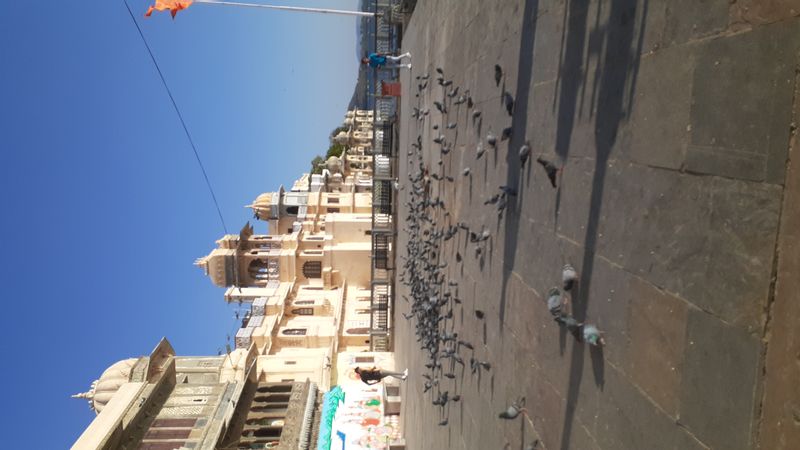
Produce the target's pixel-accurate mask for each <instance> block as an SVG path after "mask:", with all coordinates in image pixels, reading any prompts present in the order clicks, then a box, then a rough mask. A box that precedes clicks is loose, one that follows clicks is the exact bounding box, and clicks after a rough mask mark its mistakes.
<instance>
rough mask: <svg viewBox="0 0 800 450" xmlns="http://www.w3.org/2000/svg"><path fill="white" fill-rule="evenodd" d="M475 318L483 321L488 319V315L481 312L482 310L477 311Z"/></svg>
mask: <svg viewBox="0 0 800 450" xmlns="http://www.w3.org/2000/svg"><path fill="white" fill-rule="evenodd" d="M475 317H477V318H478V319H483V318H484V317H486V314H484V312H483V311H481V310H480V309H476V310H475Z"/></svg>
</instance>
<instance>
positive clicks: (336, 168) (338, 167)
mask: <svg viewBox="0 0 800 450" xmlns="http://www.w3.org/2000/svg"><path fill="white" fill-rule="evenodd" d="M325 168H327V169H328V170H329V171H330V172H331V173H339V172H341V171H342V160H341V159H339V157H337V156H331V157H330V158H328V160H327V161H325Z"/></svg>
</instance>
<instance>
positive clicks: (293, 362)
mask: <svg viewBox="0 0 800 450" xmlns="http://www.w3.org/2000/svg"><path fill="white" fill-rule="evenodd" d="M283 363H284V364H286V365H287V366H293V365H295V364H297V361H284V362H283Z"/></svg>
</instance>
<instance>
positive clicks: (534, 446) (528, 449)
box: [525, 439, 539, 450]
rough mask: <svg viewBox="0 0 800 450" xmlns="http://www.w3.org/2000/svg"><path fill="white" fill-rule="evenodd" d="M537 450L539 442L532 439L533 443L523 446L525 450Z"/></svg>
mask: <svg viewBox="0 0 800 450" xmlns="http://www.w3.org/2000/svg"><path fill="white" fill-rule="evenodd" d="M537 448H539V440H538V439H534V440H533V442H531V443H530V444H528V445H526V446H525V450H536V449H537Z"/></svg>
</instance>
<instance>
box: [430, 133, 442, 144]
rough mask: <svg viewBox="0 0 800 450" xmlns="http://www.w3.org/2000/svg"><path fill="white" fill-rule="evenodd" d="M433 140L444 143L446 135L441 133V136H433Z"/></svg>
mask: <svg viewBox="0 0 800 450" xmlns="http://www.w3.org/2000/svg"><path fill="white" fill-rule="evenodd" d="M433 142H435V143H437V144H441V143H443V142H444V135H443V134H440V135H439V136H437V137H435V138H433Z"/></svg>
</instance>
